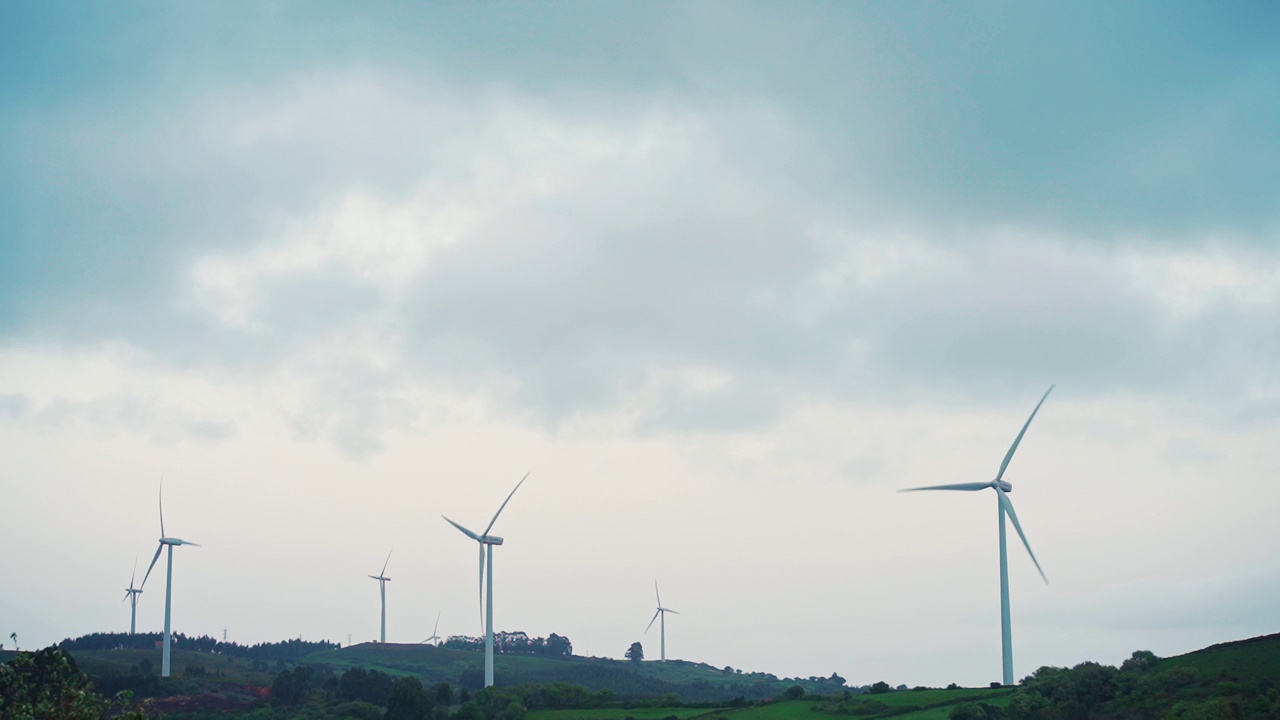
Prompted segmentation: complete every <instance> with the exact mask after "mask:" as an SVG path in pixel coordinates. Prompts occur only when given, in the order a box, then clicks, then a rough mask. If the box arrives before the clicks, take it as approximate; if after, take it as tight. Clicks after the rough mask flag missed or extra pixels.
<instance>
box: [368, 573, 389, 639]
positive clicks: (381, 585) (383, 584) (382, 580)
mask: <svg viewBox="0 0 1280 720" xmlns="http://www.w3.org/2000/svg"><path fill="white" fill-rule="evenodd" d="M389 562H391V553H387V560H386V562H384V563H382V572H380V573H378V574H377V575H370V576H369V577H371V578H373V579H374V580H377V581H378V589H379V590H381V591H382V641H381V642H382V644H384V645H385V644H386V643H387V583H389V582H391V578H389V577H387V576H386V575H387V563H389Z"/></svg>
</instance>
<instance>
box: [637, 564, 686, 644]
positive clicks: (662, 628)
mask: <svg viewBox="0 0 1280 720" xmlns="http://www.w3.org/2000/svg"><path fill="white" fill-rule="evenodd" d="M653 594H654V596H655V597H657V598H658V611H657V612H655V613H654V614H653V620H657V619H658V617H659V616H661V617H662V622H660V623H658V634H659V635H661V636H662V640H661V644H659V646H658V647H659V648H660V652H659V655H658V657H659V659H661V660H662V662H666V661H667V613H675V614H676V615H679V614H680V613H678V612H676V611H675V610H672V609H671V608H664V607H662V595H660V594H659V593H658V581H657V580H654V581H653ZM653 620H650V621H649V625H648V626H647V627H645V629H644V631H645V632H646V633H647V632H649V628H651V627H653Z"/></svg>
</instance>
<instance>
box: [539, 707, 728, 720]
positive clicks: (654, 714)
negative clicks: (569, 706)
mask: <svg viewBox="0 0 1280 720" xmlns="http://www.w3.org/2000/svg"><path fill="white" fill-rule="evenodd" d="M708 712H711V713H713V714H714V713H718V712H719V711H718V710H717V711H709V710H707V709H706V708H668V707H640V708H631V709H630V710H627V709H624V708H602V709H597V710H533V711H531V712H530V713H529V714H528V715H527V716H526V717H527V718H528V720H625V719H626V718H635V720H662V718H667V717H671V716H672V715H675V716H676V717H678V718H681V720H683V719H684V718H693V717H698V716H700V715H706V714H707V713H708Z"/></svg>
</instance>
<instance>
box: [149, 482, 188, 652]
mask: <svg viewBox="0 0 1280 720" xmlns="http://www.w3.org/2000/svg"><path fill="white" fill-rule="evenodd" d="M175 545H194V546H196V547H200V545H199V544H197V543H193V542H191V541H189V540H180V539H178V538H171V537H169V536H167V535H165V534H164V484H163V483H161V485H160V547H157V548H156V554H155V557H153V558H151V565H150V567H148V568H147V574H146V575H143V576H142V587H146V586H147V578H149V577H151V570H152V568H154V567H155V566H156V561H157V560H159V559H160V551H162V550H164V549H165V548H166V547H167V548H169V558H168V565H169V568H168V573H167V574H166V576H165V581H164V654H163V655H161V662H160V677H169V648H170V646H171V645H172V643H173V636H172V634H171V633H170V632H169V628H170V625H169V618H170V610H171V608H172V603H173V548H174V546H175ZM139 592H141V588H139Z"/></svg>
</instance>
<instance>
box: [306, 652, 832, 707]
mask: <svg viewBox="0 0 1280 720" xmlns="http://www.w3.org/2000/svg"><path fill="white" fill-rule="evenodd" d="M299 664H303V665H309V666H312V667H329V668H332V669H333V670H334V671H335V672H337V673H341V672H342V671H344V670H346V669H347V668H351V667H361V668H365V669H370V670H380V671H382V672H386V673H390V674H393V675H415V676H417V677H419V678H420V679H422V681H423V682H424V683H428V684H431V683H438V682H447V683H450V684H451V685H455V686H457V685H459V684H462V685H464V686H465V685H467V684H468V683H467V682H463V680H464V679H466V677H467V676H466V675H464V673H468V671H470V672H469V675H470V676H471V677H473V678H474V677H477V674H478V673H481V672H483V668H484V654H483V653H478V652H473V651H467V650H451V649H449V648H443V647H433V646H431V645H399V644H394V643H387V644H378V643H365V644H361V645H353V646H350V647H345V648H341V649H339V650H329V651H324V652H317V653H312V654H310V655H307V656H305V657H303V658H301V660H300V661H299ZM494 675H495V677H496V680H497V683H498V684H499V685H522V684H526V683H532V684H546V683H554V682H563V683H569V684H572V685H581V686H583V687H587V688H590V689H592V690H601V689H604V688H609V689H612V690H613V691H614V692H616V693H617V694H618V695H619V697H631V698H641V697H649V698H656V697H661V696H663V695H668V694H676V695H678V696H680V698H681V699H683V700H684V701H686V702H704V701H716V700H731V699H733V698H735V697H738V696H741V697H744V698H746V699H748V700H758V699H761V698H768V697H775V696H777V695H781V694H782V693H783V692H784V691H786V690H787V688H789V687H791V686H793V685H799V686H801V687H802V688H804V690H805V692H807V693H830V692H838V691H842V690H844V689H846V688H845V687H844V686H843V685H840V684H838V683H836V682H831V681H818V682H815V681H813V680H809V679H797V680H782V679H779V678H777V677H775V676H773V675H769V674H767V673H747V672H738V671H733V670H730V671H726V670H724V669H722V668H716V667H712V666H710V665H707V664H705V663H694V662H688V661H685V660H668V661H667V662H665V663H664V662H659V661H656V660H645V661H642V662H631V661H630V660H612V659H607V658H594V657H580V656H576V655H575V656H572V657H566V658H549V657H538V656H534V655H503V654H500V655H497V656H496V657H495V659H494Z"/></svg>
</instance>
